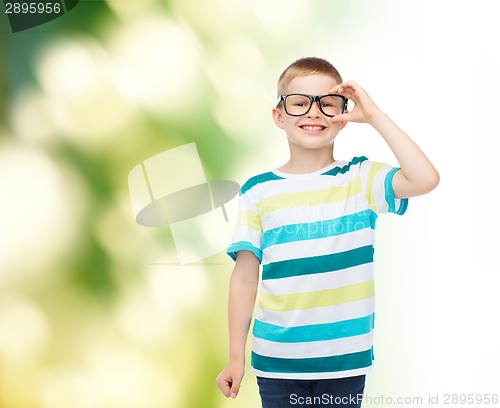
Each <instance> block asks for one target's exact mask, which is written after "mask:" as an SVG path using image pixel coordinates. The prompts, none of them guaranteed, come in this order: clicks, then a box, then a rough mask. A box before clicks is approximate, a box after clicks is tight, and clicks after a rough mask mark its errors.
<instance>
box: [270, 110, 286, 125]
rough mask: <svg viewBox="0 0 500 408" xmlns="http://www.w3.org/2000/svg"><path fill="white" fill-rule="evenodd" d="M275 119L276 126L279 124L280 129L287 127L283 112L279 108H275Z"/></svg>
mask: <svg viewBox="0 0 500 408" xmlns="http://www.w3.org/2000/svg"><path fill="white" fill-rule="evenodd" d="M272 115H273V121H274V124H275V125H276V126H278V127H279V128H280V129H284V128H285V127H284V126H283V114H282V113H281V111H280V110H279V109H278V108H273V112H272Z"/></svg>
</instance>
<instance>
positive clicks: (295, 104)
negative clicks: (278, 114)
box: [285, 94, 344, 116]
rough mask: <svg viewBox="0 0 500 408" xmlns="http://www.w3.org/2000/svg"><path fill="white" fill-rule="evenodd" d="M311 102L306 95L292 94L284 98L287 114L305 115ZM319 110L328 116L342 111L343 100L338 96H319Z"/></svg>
mask: <svg viewBox="0 0 500 408" xmlns="http://www.w3.org/2000/svg"><path fill="white" fill-rule="evenodd" d="M311 104H312V101H311V99H309V98H308V97H307V96H306V95H298V94H292V95H288V96H287V97H286V98H285V110H286V112H287V113H288V114H289V115H295V116H300V115H305V114H306V113H307V111H308V110H309V108H310V106H311ZM319 106H320V109H321V111H322V112H323V113H324V114H325V115H328V116H335V115H339V114H341V113H343V109H344V100H343V99H342V98H341V97H340V96H334V95H325V96H322V97H321V98H319Z"/></svg>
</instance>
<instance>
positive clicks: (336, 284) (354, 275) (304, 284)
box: [260, 263, 374, 296]
mask: <svg viewBox="0 0 500 408" xmlns="http://www.w3.org/2000/svg"><path fill="white" fill-rule="evenodd" d="M373 277H374V273H373V265H372V263H368V264H363V265H357V266H353V267H351V268H346V269H342V270H340V271H334V272H325V273H315V274H312V275H301V276H293V277H290V278H282V279H268V280H264V281H262V284H261V289H260V290H261V292H262V293H269V294H272V295H274V296H279V295H289V294H294V293H307V292H314V291H317V290H323V289H334V288H340V287H341V286H347V285H353V284H355V283H361V282H366V281H370V280H373Z"/></svg>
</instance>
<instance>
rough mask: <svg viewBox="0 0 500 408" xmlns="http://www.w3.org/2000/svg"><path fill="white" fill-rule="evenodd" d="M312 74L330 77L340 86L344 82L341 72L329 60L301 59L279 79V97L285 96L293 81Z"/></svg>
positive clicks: (293, 63) (290, 66) (291, 65)
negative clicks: (284, 93) (285, 90)
mask: <svg viewBox="0 0 500 408" xmlns="http://www.w3.org/2000/svg"><path fill="white" fill-rule="evenodd" d="M312 74H324V75H329V76H331V77H332V78H333V79H335V80H336V81H337V82H338V83H339V84H341V83H342V82H343V81H342V77H341V76H340V74H339V71H337V69H336V68H335V67H334V66H333V65H332V64H330V63H329V62H328V61H327V60H324V59H323V58H317V57H306V58H300V59H298V60H297V61H295V62H292V63H291V64H290V65H289V66H288V67H287V68H286V69H285V70H284V71H283V73H282V74H281V75H280V77H279V79H278V97H279V96H280V95H282V94H283V91H284V89H285V88H286V86H287V85H288V84H289V83H290V82H292V80H293V79H295V78H297V77H300V76H305V75H312Z"/></svg>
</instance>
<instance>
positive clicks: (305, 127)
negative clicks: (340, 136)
mask: <svg viewBox="0 0 500 408" xmlns="http://www.w3.org/2000/svg"><path fill="white" fill-rule="evenodd" d="M324 128H325V127H324V126H302V129H304V130H312V131H315V130H323V129H324Z"/></svg>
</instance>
